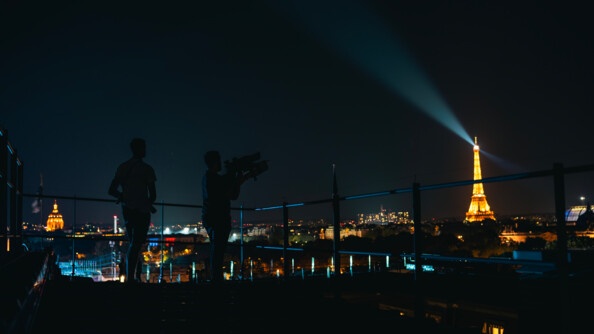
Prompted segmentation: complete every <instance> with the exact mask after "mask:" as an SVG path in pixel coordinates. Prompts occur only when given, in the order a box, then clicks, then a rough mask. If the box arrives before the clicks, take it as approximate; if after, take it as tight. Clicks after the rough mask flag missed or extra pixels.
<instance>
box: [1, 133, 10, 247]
mask: <svg viewBox="0 0 594 334" xmlns="http://www.w3.org/2000/svg"><path fill="white" fill-rule="evenodd" d="M7 176H8V139H7V133H6V130H4V129H0V178H1V180H0V181H1V182H0V212H4V213H5V212H8V198H7V196H6V191H7V188H8V179H7ZM0 236H2V244H1V245H0V254H4V253H6V252H8V216H7V215H6V214H0Z"/></svg>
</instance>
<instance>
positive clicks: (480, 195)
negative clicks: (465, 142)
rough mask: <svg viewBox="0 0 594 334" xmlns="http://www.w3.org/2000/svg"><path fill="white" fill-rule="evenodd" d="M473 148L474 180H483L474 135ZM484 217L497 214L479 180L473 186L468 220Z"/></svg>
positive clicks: (479, 219)
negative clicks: (488, 201)
mask: <svg viewBox="0 0 594 334" xmlns="http://www.w3.org/2000/svg"><path fill="white" fill-rule="evenodd" d="M472 150H473V151H474V180H475V181H476V180H482V179H483V177H482V176H481V160H480V157H479V146H478V143H477V139H476V137H474V147H473V149H472ZM484 219H493V220H495V214H494V213H493V211H491V207H490V206H489V203H487V197H486V196H485V190H484V189H483V184H482V183H481V182H479V183H475V184H473V186H472V199H471V200H470V207H469V208H468V212H466V221H468V222H476V221H481V220H484Z"/></svg>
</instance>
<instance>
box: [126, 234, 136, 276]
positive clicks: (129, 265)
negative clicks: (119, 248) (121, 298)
mask: <svg viewBox="0 0 594 334" xmlns="http://www.w3.org/2000/svg"><path fill="white" fill-rule="evenodd" d="M135 230H136V229H135V228H134V225H133V223H132V222H129V223H128V224H127V225H126V232H127V233H128V243H129V244H128V251H127V253H126V281H127V282H132V281H133V280H134V274H135V272H136V263H137V261H138V252H139V249H138V247H137V245H136V239H135V237H134V235H135Z"/></svg>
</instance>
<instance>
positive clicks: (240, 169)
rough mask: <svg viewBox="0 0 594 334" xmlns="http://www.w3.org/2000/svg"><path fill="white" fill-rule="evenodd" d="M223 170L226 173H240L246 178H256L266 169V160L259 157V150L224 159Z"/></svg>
mask: <svg viewBox="0 0 594 334" xmlns="http://www.w3.org/2000/svg"><path fill="white" fill-rule="evenodd" d="M225 170H226V171H227V174H238V173H242V174H243V176H244V177H245V178H246V179H250V178H253V179H254V180H256V178H257V177H258V175H260V174H262V173H264V172H265V171H267V170H268V160H261V159H260V152H256V153H253V154H248V155H244V156H242V157H239V158H237V157H235V158H233V159H230V160H226V161H225Z"/></svg>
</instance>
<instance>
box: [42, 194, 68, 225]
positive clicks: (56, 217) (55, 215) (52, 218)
mask: <svg viewBox="0 0 594 334" xmlns="http://www.w3.org/2000/svg"><path fill="white" fill-rule="evenodd" d="M45 226H46V228H45V229H46V231H48V232H52V231H57V230H62V229H64V219H62V214H61V213H60V212H59V211H58V203H57V201H56V200H54V209H53V210H52V213H50V214H49V216H48V217H47V223H46V225H45Z"/></svg>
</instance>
